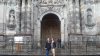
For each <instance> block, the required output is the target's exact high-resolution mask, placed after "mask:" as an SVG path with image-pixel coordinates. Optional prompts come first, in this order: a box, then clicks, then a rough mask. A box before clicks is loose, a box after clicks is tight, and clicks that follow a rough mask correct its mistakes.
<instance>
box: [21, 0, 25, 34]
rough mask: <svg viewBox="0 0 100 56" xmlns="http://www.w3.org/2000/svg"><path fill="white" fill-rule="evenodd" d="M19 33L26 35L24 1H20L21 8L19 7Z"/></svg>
mask: <svg viewBox="0 0 100 56" xmlns="http://www.w3.org/2000/svg"><path fill="white" fill-rule="evenodd" d="M21 11H22V12H21V15H22V16H21V33H26V32H25V28H26V27H25V16H26V15H25V0H22V7H21Z"/></svg>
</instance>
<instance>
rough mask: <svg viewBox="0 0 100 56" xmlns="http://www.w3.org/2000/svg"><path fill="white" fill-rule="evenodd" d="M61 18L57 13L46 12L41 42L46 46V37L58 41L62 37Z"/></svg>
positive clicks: (42, 22)
mask: <svg viewBox="0 0 100 56" xmlns="http://www.w3.org/2000/svg"><path fill="white" fill-rule="evenodd" d="M60 32H61V31H60V20H59V18H58V16H57V15H55V14H52V13H50V14H46V15H45V16H44V17H43V18H42V21H41V44H42V47H44V44H45V42H46V39H47V38H48V37H49V38H54V40H55V41H57V39H58V38H60V37H61V34H60Z"/></svg>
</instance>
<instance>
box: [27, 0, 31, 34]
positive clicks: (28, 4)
mask: <svg viewBox="0 0 100 56" xmlns="http://www.w3.org/2000/svg"><path fill="white" fill-rule="evenodd" d="M30 13H31V0H28V1H27V33H28V34H30V33H31V14H30Z"/></svg>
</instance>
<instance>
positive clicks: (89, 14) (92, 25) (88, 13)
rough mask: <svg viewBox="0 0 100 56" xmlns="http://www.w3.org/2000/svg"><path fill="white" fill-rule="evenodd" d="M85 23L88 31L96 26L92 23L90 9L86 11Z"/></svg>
mask: <svg viewBox="0 0 100 56" xmlns="http://www.w3.org/2000/svg"><path fill="white" fill-rule="evenodd" d="M86 20H87V23H86V27H87V28H89V29H92V28H93V27H94V26H95V25H96V24H95V23H94V22H93V15H92V9H91V8H88V9H87V19H86Z"/></svg>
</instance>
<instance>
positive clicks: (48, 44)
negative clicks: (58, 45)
mask: <svg viewBox="0 0 100 56" xmlns="http://www.w3.org/2000/svg"><path fill="white" fill-rule="evenodd" d="M45 48H46V49H47V50H48V51H49V50H50V49H51V43H48V42H46V45H45Z"/></svg>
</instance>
